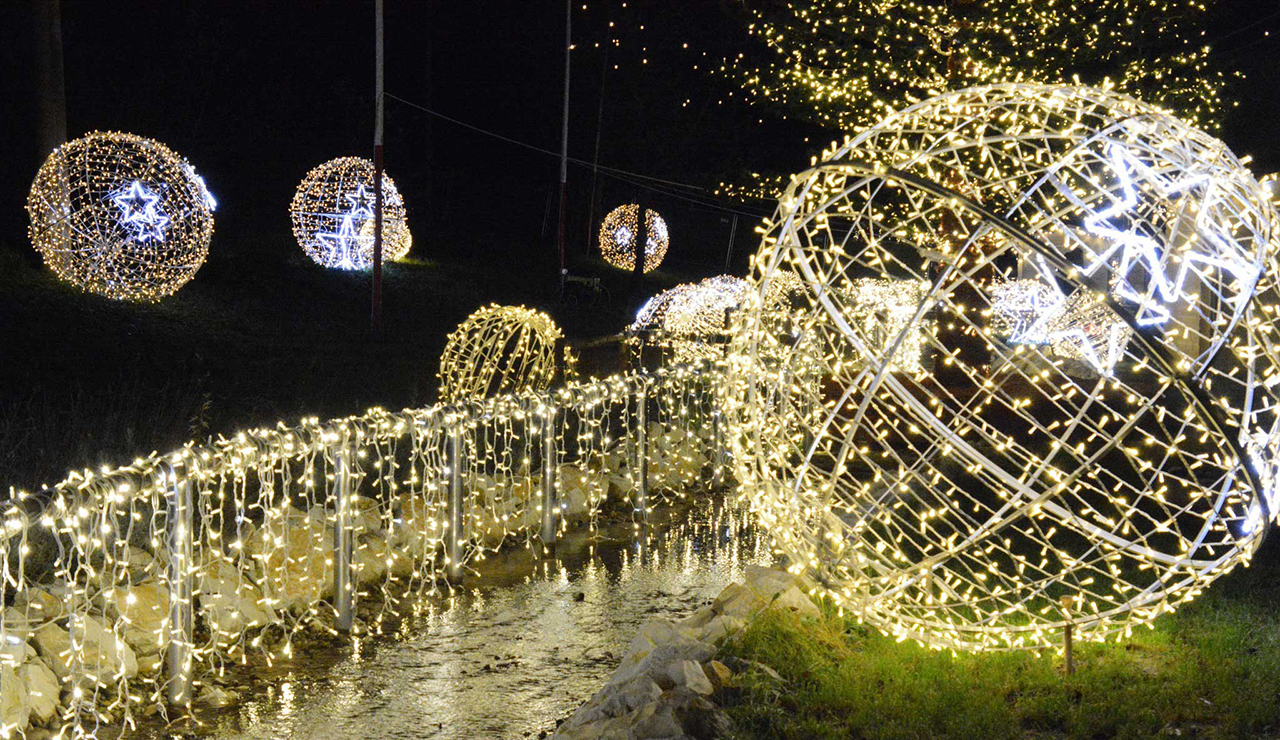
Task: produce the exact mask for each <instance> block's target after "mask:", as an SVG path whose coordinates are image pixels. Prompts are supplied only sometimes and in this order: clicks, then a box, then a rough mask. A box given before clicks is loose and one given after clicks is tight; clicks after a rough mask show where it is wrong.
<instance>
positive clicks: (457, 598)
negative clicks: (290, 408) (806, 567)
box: [199, 498, 773, 740]
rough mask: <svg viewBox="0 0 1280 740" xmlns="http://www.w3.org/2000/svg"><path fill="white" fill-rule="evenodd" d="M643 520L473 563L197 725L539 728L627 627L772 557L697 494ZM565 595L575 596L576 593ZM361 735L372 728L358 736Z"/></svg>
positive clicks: (602, 666) (217, 731)
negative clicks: (395, 616) (550, 553)
mask: <svg viewBox="0 0 1280 740" xmlns="http://www.w3.org/2000/svg"><path fill="white" fill-rule="evenodd" d="M673 517H674V518H676V519H679V520H680V523H679V524H673V525H669V526H667V525H661V524H655V526H653V527H652V528H651V532H650V534H649V535H648V537H647V539H646V540H645V541H644V542H643V543H638V542H636V541H635V540H634V539H633V537H632V525H631V523H630V522H629V521H626V522H622V523H620V524H618V525H615V526H612V527H610V526H603V525H602V526H601V528H600V529H598V530H597V531H596V532H595V533H593V534H592V533H572V532H571V533H570V534H568V535H566V537H565V539H564V540H562V541H561V542H560V543H559V544H558V546H557V547H558V559H556V560H554V561H537V560H535V559H534V558H533V557H532V556H531V553H530V550H528V549H524V548H520V549H513V550H512V551H510V552H504V553H500V554H498V555H496V556H492V557H490V558H488V559H486V560H485V561H483V562H482V563H479V564H478V567H479V573H473V574H470V575H469V576H468V580H467V583H466V586H465V587H464V588H460V589H454V590H453V591H452V593H449V592H448V590H445V591H443V592H442V593H440V594H438V595H436V596H434V597H432V596H427V597H424V599H423V600H422V601H420V602H418V603H415V604H412V605H405V606H406V608H405V609H404V611H405V612H406V613H408V614H410V615H411V617H410V618H409V619H406V620H405V623H404V624H403V625H401V626H400V628H399V629H398V630H396V633H395V635H394V636H385V637H371V638H366V639H364V640H363V641H362V642H361V644H360V645H359V647H358V651H357V652H353V651H352V648H351V647H350V646H342V647H335V648H333V649H331V650H328V651H319V652H321V653H326V652H327V653H329V655H327V656H326V655H317V654H315V651H308V654H306V655H302V656H299V657H296V658H295V659H294V660H293V662H292V664H289V665H286V666H282V667H283V668H285V670H286V671H287V672H286V673H283V674H282V678H287V680H282V682H281V683H278V684H277V686H278V690H276V691H261V692H259V695H258V696H253V697H249V698H246V699H244V700H243V701H241V703H240V705H239V706H237V707H234V708H229V709H227V710H223V711H221V712H220V713H218V714H216V715H214V716H211V717H209V718H208V719H209V721H208V723H207V724H206V725H205V726H204V728H202V729H201V730H200V731H199V732H200V734H201V735H203V736H206V737H213V738H219V739H220V740H277V739H280V740H294V739H296V740H312V739H314V740H320V739H321V738H323V739H324V740H331V739H332V740H346V739H350V740H357V739H358V740H367V738H369V737H371V736H377V737H380V738H388V739H398V738H405V739H407V738H414V739H418V738H441V739H446V738H459V739H460V738H468V739H470V738H481V737H484V738H489V737H493V738H508V737H513V738H520V737H523V736H525V734H526V733H528V734H530V735H531V736H533V737H536V736H537V735H538V732H539V731H541V730H551V729H553V728H554V726H555V721H556V719H558V718H561V717H564V716H565V715H567V714H569V713H570V712H572V711H573V710H574V709H575V708H577V706H578V705H579V704H581V703H582V702H583V701H584V700H586V699H587V698H588V697H590V696H591V695H592V694H593V693H595V691H596V690H597V689H599V688H600V686H601V685H602V684H603V683H604V681H605V680H606V679H607V678H608V676H609V674H611V673H612V672H613V670H614V669H615V668H616V667H617V664H618V662H619V661H620V660H621V656H622V651H623V650H624V649H625V647H626V645H627V643H628V642H630V640H631V638H632V636H633V635H634V634H635V631H636V629H637V628H638V627H639V625H640V623H641V622H643V621H644V620H645V619H647V618H649V617H653V616H661V617H671V618H679V617H682V616H684V615H686V614H688V613H690V612H692V611H693V610H695V609H697V608H698V607H699V606H702V605H703V604H705V603H707V602H708V601H710V600H711V599H712V598H714V597H715V595H716V594H718V593H719V592H720V590H721V589H723V588H724V587H725V586H726V585H728V584H729V583H731V582H732V581H734V580H740V579H741V577H742V571H743V568H744V567H745V566H746V565H747V564H751V563H755V564H761V565H769V564H772V563H773V555H772V553H771V552H770V549H769V546H768V542H767V541H766V540H765V538H764V537H761V536H758V535H757V533H756V530H755V529H754V528H753V527H752V526H751V524H750V522H749V521H748V519H747V515H746V514H744V513H743V512H741V511H740V510H738V509H736V508H732V507H729V506H727V505H725V504H723V503H722V502H721V501H720V500H719V499H718V498H709V499H708V500H706V501H703V502H702V503H699V504H695V505H693V508H692V509H689V510H685V511H682V512H680V513H678V514H674V515H673ZM578 594H581V596H580V597H579V596H578ZM371 731H375V732H374V734H373V735H371Z"/></svg>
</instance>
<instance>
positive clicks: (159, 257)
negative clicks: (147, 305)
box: [27, 131, 217, 300]
mask: <svg viewBox="0 0 1280 740" xmlns="http://www.w3.org/2000/svg"><path fill="white" fill-rule="evenodd" d="M216 205H217V204H216V202H215V201H214V199H213V196H211V195H210V194H209V190H208V188H206V187H205V184H204V179H203V178H201V177H200V176H199V175H197V174H196V171H195V169H194V168H192V166H191V165H190V164H189V163H188V162H187V161H186V160H185V159H183V158H182V157H181V156H179V155H177V154H175V153H174V152H173V151H172V150H170V149H169V148H168V147H166V146H165V145H164V144H161V143H160V142H158V141H153V140H151V139H146V138H143V137H141V136H135V135H133V134H126V133H120V132H116V131H108V132H94V133H91V134H88V135H86V136H84V137H82V138H79V139H76V140H74V141H70V142H67V143H66V144H63V145H62V146H60V147H58V148H57V149H55V150H54V151H53V153H52V154H50V155H49V158H48V159H46V160H45V162H44V165H42V166H41V167H40V171H39V172H38V173H37V174H36V179H35V182H34V183H33V184H32V186H31V192H30V194H29V195H28V196H27V212H28V214H29V215H30V217H31V226H30V229H29V233H30V236H31V243H32V244H33V245H34V246H35V248H36V251H38V252H39V253H40V256H41V257H42V258H44V262H45V264H46V265H48V266H49V267H50V269H52V270H53V271H54V272H55V273H56V274H57V275H58V277H59V278H61V279H62V280H65V281H67V282H69V283H72V284H74V285H77V286H79V287H80V288H83V289H85V290H88V291H91V292H94V293H98V294H100V295H104V296H107V297H110V298H120V299H125V300H156V299H158V298H162V297H164V296H167V295H170V294H171V293H173V292H175V291H177V290H178V289H179V288H181V287H182V286H183V285H185V284H186V282H187V281H188V280H190V279H191V278H192V276H194V275H195V273H196V270H198V269H200V266H201V265H202V264H204V260H205V257H207V256H208V254H209V240H210V239H211V238H212V236H213V209H214V208H215V206H216Z"/></svg>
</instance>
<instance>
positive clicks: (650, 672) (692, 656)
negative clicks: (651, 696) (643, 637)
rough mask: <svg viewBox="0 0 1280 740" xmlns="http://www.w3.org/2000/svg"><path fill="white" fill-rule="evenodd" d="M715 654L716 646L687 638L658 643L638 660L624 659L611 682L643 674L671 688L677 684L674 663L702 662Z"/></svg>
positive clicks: (661, 685)
mask: <svg viewBox="0 0 1280 740" xmlns="http://www.w3.org/2000/svg"><path fill="white" fill-rule="evenodd" d="M713 655H715V648H714V647H712V646H711V645H708V644H707V643H705V642H698V641H696V640H690V639H687V638H686V639H683V640H681V641H679V642H670V643H666V644H663V645H658V646H656V647H654V648H653V649H652V650H650V651H648V652H647V653H646V654H645V655H644V657H643V658H641V659H640V660H638V661H634V662H632V661H631V660H627V659H624V660H623V662H622V665H621V666H619V667H618V670H617V671H615V672H614V674H613V677H612V678H611V679H609V682H610V683H614V682H617V683H623V682H626V681H630V680H632V679H633V678H634V677H635V676H641V675H643V676H648V677H649V678H651V679H653V680H654V681H655V682H656V683H657V684H658V686H659V687H661V688H663V689H669V688H672V687H674V686H675V685H676V681H675V680H674V678H673V677H672V675H671V668H670V667H671V665H672V664H675V663H679V662H681V661H685V660H688V661H692V662H694V663H697V664H701V663H702V662H703V661H706V660H710V659H711V657H712V656H713ZM704 678H705V676H704Z"/></svg>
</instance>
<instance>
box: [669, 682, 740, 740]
mask: <svg viewBox="0 0 1280 740" xmlns="http://www.w3.org/2000/svg"><path fill="white" fill-rule="evenodd" d="M667 708H669V709H670V711H671V713H672V714H673V715H674V716H675V718H676V721H677V722H678V723H679V725H680V729H681V730H682V731H683V733H684V735H686V736H687V737H690V738H693V739H694V740H716V739H717V738H723V737H728V736H729V734H730V733H731V732H733V720H731V719H729V715H727V714H725V713H724V710H722V709H721V708H720V707H717V706H716V705H715V704H713V703H711V702H710V701H709V700H707V699H706V697H702V696H699V695H697V694H696V693H694V692H692V691H690V690H689V689H687V688H676V689H672V690H671V691H665V692H663V694H662V696H661V697H660V698H659V699H658V711H659V712H661V711H663V710H664V709H667Z"/></svg>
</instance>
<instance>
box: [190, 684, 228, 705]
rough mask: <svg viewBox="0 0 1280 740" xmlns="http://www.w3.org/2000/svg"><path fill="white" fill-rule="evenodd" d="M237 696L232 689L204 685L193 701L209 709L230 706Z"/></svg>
mask: <svg viewBox="0 0 1280 740" xmlns="http://www.w3.org/2000/svg"><path fill="white" fill-rule="evenodd" d="M238 698H239V697H238V696H237V695H236V693H235V692H234V691H226V690H224V689H220V688H218V687H217V686H206V687H205V689H204V691H201V692H200V695H199V696H197V697H196V700H195V703H196V704H199V705H201V706H204V707H208V708H210V709H220V708H222V707H226V706H230V705H231V704H232V703H233V702H235V700H236V699H238Z"/></svg>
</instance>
